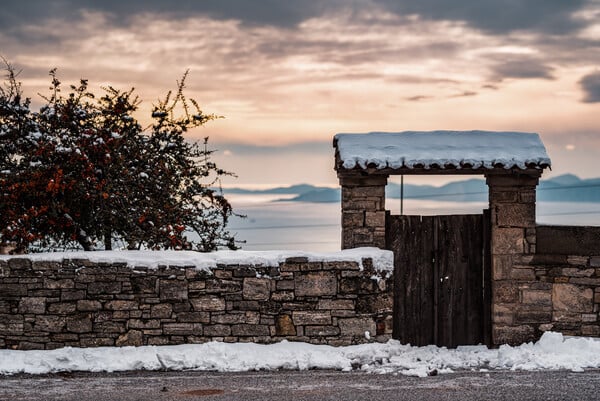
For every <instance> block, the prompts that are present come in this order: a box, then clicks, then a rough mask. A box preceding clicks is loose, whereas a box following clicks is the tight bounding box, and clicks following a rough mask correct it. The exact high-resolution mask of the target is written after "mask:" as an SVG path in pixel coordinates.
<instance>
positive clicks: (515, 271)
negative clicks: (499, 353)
mask: <svg viewBox="0 0 600 401" xmlns="http://www.w3.org/2000/svg"><path fill="white" fill-rule="evenodd" d="M538 180H539V172H538V175H537V176H535V175H533V176H532V175H527V174H506V173H505V174H498V173H493V174H492V173H489V174H487V175H486V182H487V184H488V186H489V205H490V220H491V221H490V227H491V233H490V258H491V290H492V291H491V292H492V298H491V302H492V305H491V309H492V316H491V323H492V343H493V344H495V345H499V344H506V343H508V344H521V343H523V342H526V341H531V340H535V339H536V338H537V337H538V333H537V331H536V329H535V328H534V327H533V326H532V325H531V324H529V323H530V321H531V319H532V317H533V316H534V315H536V314H537V313H538V310H537V309H536V307H535V306H534V304H533V303H530V302H529V298H527V297H528V296H530V295H536V294H538V291H545V290H546V287H547V286H548V284H547V283H541V282H539V281H538V280H537V279H536V277H535V274H534V271H533V269H531V268H530V267H529V261H530V260H531V258H532V255H534V254H535V252H536V223H535V199H536V196H535V195H536V194H535V188H536V185H537V184H538ZM524 297H525V298H524Z"/></svg>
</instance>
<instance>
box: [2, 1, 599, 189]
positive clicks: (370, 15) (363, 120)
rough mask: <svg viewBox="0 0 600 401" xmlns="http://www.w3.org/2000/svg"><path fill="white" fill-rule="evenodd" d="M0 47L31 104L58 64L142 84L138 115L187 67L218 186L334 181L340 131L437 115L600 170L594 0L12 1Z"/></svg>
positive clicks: (445, 123)
mask: <svg viewBox="0 0 600 401" xmlns="http://www.w3.org/2000/svg"><path fill="white" fill-rule="evenodd" d="M0 55H2V56H3V57H4V58H5V59H6V60H8V61H9V62H10V63H11V64H12V65H13V66H14V67H15V68H16V69H17V70H20V71H21V72H20V75H19V79H20V80H21V81H22V83H23V88H24V91H25V93H26V94H27V95H29V96H30V97H32V99H33V104H34V106H35V105H38V106H39V104H40V100H41V98H40V97H39V96H38V93H42V94H44V93H47V91H48V86H49V83H50V78H49V76H48V71H49V70H50V69H52V68H55V67H56V68H57V69H58V76H59V78H60V79H61V81H62V82H63V83H65V84H71V83H77V82H78V80H79V79H80V78H86V79H88V80H89V83H90V87H91V89H92V90H94V91H95V92H97V93H101V92H102V89H101V88H102V87H103V86H107V85H112V86H114V87H117V88H121V89H129V88H131V87H135V88H136V91H137V93H138V94H139V96H140V98H141V99H142V100H143V103H142V104H141V108H140V111H139V115H138V117H139V118H140V120H142V121H149V119H148V116H149V111H150V109H151V107H152V104H153V102H155V101H156V99H157V98H159V97H162V96H164V95H165V94H166V93H167V92H168V91H169V90H171V89H174V88H175V87H176V81H177V80H178V79H180V78H181V77H182V75H183V74H184V72H185V71H186V70H188V69H189V71H190V73H189V76H188V79H187V92H186V93H187V96H188V97H190V98H194V99H196V100H197V101H198V102H199V103H200V105H201V107H202V109H203V111H204V112H206V113H215V114H218V115H222V116H224V117H225V118H223V119H219V120H216V121H212V122H209V123H208V124H207V125H206V126H205V127H202V128H200V129H198V130H197V131H194V132H192V133H191V134H190V139H194V138H196V139H199V138H202V137H204V136H209V137H210V143H211V144H212V145H213V146H214V147H215V148H216V149H218V152H217V154H216V161H217V162H218V163H219V164H220V167H223V168H225V169H228V170H231V171H233V172H235V173H237V175H238V178H237V179H236V180H235V181H233V180H229V181H227V182H225V183H224V184H225V185H226V186H232V185H233V186H245V187H253V186H254V187H260V186H262V187H264V186H270V185H289V184H296V183H302V182H308V183H312V184H319V185H329V186H336V185H337V179H336V176H335V172H334V171H333V148H332V138H333V135H334V134H335V133H338V132H369V131H395V132H397V131H404V130H438V129H447V130H471V129H481V130H493V131H500V130H511V131H524V132H537V133H539V134H540V135H541V137H542V140H543V141H544V143H545V145H546V147H547V149H548V153H549V155H550V157H551V159H552V161H553V167H552V172H550V173H549V174H547V173H545V174H544V176H545V177H552V176H556V175H559V174H564V173H574V174H577V175H579V176H580V177H584V178H589V177H598V176H600V172H598V171H597V155H598V154H599V153H600V118H599V115H600V0H568V1H566V0H527V1H525V0H522V1H519V0H494V1H488V0H455V1H451V2H450V1H445V0H420V1H412V0H294V1H280V0H254V1H248V0H215V1H213V0H205V1H186V0H179V1H176V2H175V1H159V0H147V1H135V0H133V1H122V0H121V1H115V0H104V1H101V2H99V1H91V0H82V1H66V0H65V1H52V0H45V1H38V0H30V1H20V2H5V3H4V4H3V5H2V8H1V9H0ZM456 179H460V177H457V178H456Z"/></svg>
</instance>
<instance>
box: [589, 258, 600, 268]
mask: <svg viewBox="0 0 600 401" xmlns="http://www.w3.org/2000/svg"><path fill="white" fill-rule="evenodd" d="M590 267H600V256H592V257H591V258H590Z"/></svg>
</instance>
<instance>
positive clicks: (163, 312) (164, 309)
mask: <svg viewBox="0 0 600 401" xmlns="http://www.w3.org/2000/svg"><path fill="white" fill-rule="evenodd" d="M172 314H173V306H171V304H157V305H152V307H151V308H150V317H151V318H153V319H168V318H170V317H171V315H172Z"/></svg>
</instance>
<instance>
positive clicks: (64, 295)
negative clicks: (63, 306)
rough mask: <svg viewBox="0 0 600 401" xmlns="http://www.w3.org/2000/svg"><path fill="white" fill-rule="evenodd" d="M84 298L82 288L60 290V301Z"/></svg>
mask: <svg viewBox="0 0 600 401" xmlns="http://www.w3.org/2000/svg"><path fill="white" fill-rule="evenodd" d="M80 299H85V291H84V290H63V291H61V292H60V300H61V301H77V300H80Z"/></svg>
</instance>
